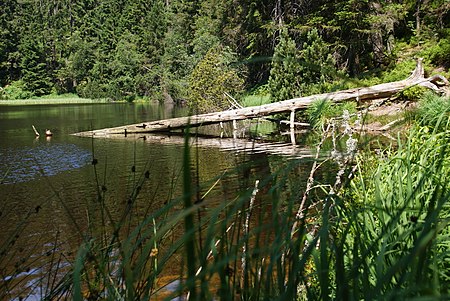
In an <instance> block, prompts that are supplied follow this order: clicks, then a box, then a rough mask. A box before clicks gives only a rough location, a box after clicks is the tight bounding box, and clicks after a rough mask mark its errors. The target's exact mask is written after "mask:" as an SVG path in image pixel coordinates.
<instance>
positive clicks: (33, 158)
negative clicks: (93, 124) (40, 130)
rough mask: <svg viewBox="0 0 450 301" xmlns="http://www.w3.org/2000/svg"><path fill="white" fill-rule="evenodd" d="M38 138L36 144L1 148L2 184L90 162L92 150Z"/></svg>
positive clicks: (33, 177) (49, 173)
mask: <svg viewBox="0 0 450 301" xmlns="http://www.w3.org/2000/svg"><path fill="white" fill-rule="evenodd" d="M46 141H47V143H40V141H37V142H36V145H35V146H32V147H24V148H19V149H17V148H5V149H0V157H1V158H2V161H3V162H4V163H3V164H2V165H0V176H1V183H2V184H11V183H20V182H26V181H31V180H33V179H36V178H38V177H42V176H55V175H57V174H58V173H61V172H64V171H68V170H72V169H77V168H80V167H83V166H85V165H86V164H88V162H89V160H90V159H91V158H92V155H91V152H89V151H86V150H84V149H82V148H80V147H78V146H76V145H74V144H60V143H51V137H46Z"/></svg>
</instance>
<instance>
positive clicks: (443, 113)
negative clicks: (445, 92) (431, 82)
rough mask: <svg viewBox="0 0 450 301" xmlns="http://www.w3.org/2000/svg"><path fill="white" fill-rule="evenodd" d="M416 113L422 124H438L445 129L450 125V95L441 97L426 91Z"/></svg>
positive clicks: (429, 125) (433, 125)
mask: <svg viewBox="0 0 450 301" xmlns="http://www.w3.org/2000/svg"><path fill="white" fill-rule="evenodd" d="M415 113H416V119H417V120H418V121H419V123H420V124H422V125H424V126H428V127H435V126H437V128H438V129H440V130H443V129H445V128H447V127H448V124H447V123H448V120H449V116H450V97H441V96H438V95H436V94H434V93H432V92H428V93H425V94H424V95H423V96H422V99H421V100H420V101H419V106H418V108H417V110H416V112H415Z"/></svg>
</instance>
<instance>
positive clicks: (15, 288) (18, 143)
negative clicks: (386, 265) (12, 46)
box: [0, 104, 326, 300]
mask: <svg viewBox="0 0 450 301" xmlns="http://www.w3.org/2000/svg"><path fill="white" fill-rule="evenodd" d="M17 111H20V112H16V111H14V110H12V111H11V112H10V113H11V114H3V115H2V114H0V116H2V118H3V117H4V118H3V119H1V120H0V136H1V137H2V139H0V158H1V163H2V164H1V166H0V175H1V176H3V183H4V184H3V185H1V186H0V188H1V189H2V193H1V195H0V216H1V221H0V288H2V289H0V299H10V298H12V297H17V298H19V297H22V298H23V299H24V300H35V299H40V297H42V296H44V295H45V294H46V292H48V291H49V287H52V286H54V285H56V283H57V282H58V281H59V280H60V278H61V277H62V276H63V275H64V272H65V269H66V268H67V264H69V263H70V262H73V260H74V256H75V254H76V253H77V251H78V250H79V248H80V244H81V242H83V241H86V240H90V239H91V238H93V237H98V236H96V235H97V234H98V233H101V234H105V235H111V233H113V232H114V231H115V228H114V226H115V225H117V224H118V223H121V222H126V226H123V227H122V228H121V229H122V230H121V231H122V232H121V233H120V235H122V237H127V235H129V234H130V233H131V232H133V231H134V229H135V227H136V225H139V224H140V223H142V221H143V220H146V219H149V216H152V215H153V214H156V212H159V210H160V209H161V208H163V207H165V206H166V204H170V205H172V204H173V206H170V210H173V211H174V212H177V211H179V210H180V209H181V208H182V202H180V197H181V196H182V177H183V176H182V172H183V170H182V169H183V166H182V158H183V142H184V137H180V136H171V137H169V136H158V135H141V136H138V137H132V135H129V136H128V137H126V138H125V137H118V139H94V140H92V139H89V138H79V137H73V136H70V135H69V134H70V133H74V132H77V131H83V130H88V129H90V128H91V127H95V128H103V127H109V126H117V125H121V124H127V123H139V122H142V121H145V120H151V119H159V118H164V117H169V116H170V117H172V116H173V115H176V114H175V113H173V112H172V111H169V112H167V111H165V109H164V108H160V107H158V108H155V107H152V106H143V105H139V106H133V105H129V104H126V105H114V104H113V105H110V106H109V105H101V106H99V107H96V106H70V107H69V106H66V107H63V108H53V107H52V108H47V107H33V108H28V107H22V108H20V109H19V108H17ZM8 116H10V117H11V118H9V117H8ZM49 117H51V118H52V120H51V121H49ZM30 120H33V123H35V124H36V125H39V124H40V125H41V127H44V124H45V126H46V125H47V124H49V123H50V124H52V125H54V126H53V127H52V130H54V133H55V134H54V135H53V137H51V138H50V139H49V140H46V139H45V138H44V137H41V138H40V139H38V140H33V139H34V133H33V131H32V130H31V126H30ZM13 121H14V122H13ZM191 146H192V149H191V151H192V152H191V154H192V158H191V168H192V173H193V177H192V187H193V191H194V192H195V194H196V196H195V198H197V199H196V201H201V202H203V203H202V210H205V211H202V212H199V217H200V218H202V217H203V215H206V213H205V212H208V210H210V211H209V212H211V210H215V208H216V207H217V206H222V205H223V204H227V203H232V202H233V201H235V200H236V198H237V195H238V194H239V193H241V192H243V191H248V190H249V189H250V190H251V189H252V187H253V186H254V183H255V180H261V182H262V183H264V185H265V187H263V188H261V193H260V196H261V199H260V200H258V201H259V202H261V204H258V208H257V209H255V210H266V211H267V212H271V208H270V206H268V205H262V202H264V201H265V199H264V198H266V195H268V194H266V192H267V191H268V190H269V189H271V185H272V183H271V177H272V176H273V175H274V174H275V173H276V172H279V170H280V169H282V170H283V173H286V174H289V176H286V177H284V178H285V179H289V181H291V182H294V181H297V182H298V183H299V185H292V187H296V188H297V189H295V190H294V189H293V190H288V189H285V190H284V193H286V194H287V195H288V197H292V198H295V197H297V195H298V194H300V193H301V188H302V186H304V183H305V181H304V178H305V177H307V175H308V172H309V165H310V159H309V158H310V157H311V154H310V152H309V150H308V149H306V148H302V147H299V146H292V145H291V144H290V143H285V144H282V143H264V142H262V141H259V142H255V141H250V140H239V139H237V140H236V139H231V138H230V139H228V138H224V139H210V137H195V138H193V139H192V140H191ZM93 158H95V159H96V160H97V164H96V165H92V164H91V163H92V161H93ZM298 160H305V161H302V162H300V163H299V161H298ZM291 175H292V176H291ZM324 182H326V181H324ZM277 185H284V183H277ZM137 191H138V192H139V193H138V194H136V192H137ZM263 196H264V197H263ZM105 212H107V216H106V215H105V214H104V213H105ZM265 216H266V215H265ZM267 216H269V215H267ZM170 222H171V221H166V220H164V216H163V215H160V216H159V219H158V218H156V223H159V224H160V225H165V224H167V223H170ZM148 225H152V220H151V219H150V220H149V223H148ZM149 227H150V226H149ZM150 229H152V227H150ZM182 230H183V229H182V227H174V228H173V231H171V232H170V233H169V234H167V237H164V240H163V241H161V244H160V245H159V248H160V253H161V254H164V253H165V252H168V251H167V250H170V249H171V248H172V244H173V243H174V242H176V240H177V239H178V238H179V237H180V236H181V235H182V233H183V232H182ZM109 256H116V255H114V254H112V253H111V254H109ZM182 261H183V260H182V257H181V256H178V255H176V254H175V255H173V256H172V257H171V258H170V260H169V261H168V262H166V264H165V265H164V274H165V275H179V273H180V263H181V262H182ZM49 275H50V276H49ZM5 288H6V289H5ZM169 288H170V287H169ZM171 289H173V288H170V289H169V291H170V290H171Z"/></svg>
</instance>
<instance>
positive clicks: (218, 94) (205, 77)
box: [187, 46, 244, 112]
mask: <svg viewBox="0 0 450 301" xmlns="http://www.w3.org/2000/svg"><path fill="white" fill-rule="evenodd" d="M233 59H234V55H233V53H231V51H230V50H229V49H227V48H224V47H222V46H216V47H214V48H212V49H210V51H209V52H208V53H207V54H206V55H205V57H204V58H203V59H202V60H201V61H200V62H199V63H198V64H197V66H196V67H195V68H194V70H193V71H192V74H191V76H190V80H189V86H190V87H189V88H190V93H189V95H188V101H187V103H188V105H189V107H190V108H191V110H196V111H198V112H214V111H221V110H226V109H228V108H229V107H230V103H229V101H228V99H227V97H228V96H226V95H225V93H228V94H231V95H236V94H240V93H242V91H243V87H244V81H243V79H242V76H241V73H242V72H240V70H238V69H237V68H234V67H233V66H232V65H231V63H232V62H233Z"/></svg>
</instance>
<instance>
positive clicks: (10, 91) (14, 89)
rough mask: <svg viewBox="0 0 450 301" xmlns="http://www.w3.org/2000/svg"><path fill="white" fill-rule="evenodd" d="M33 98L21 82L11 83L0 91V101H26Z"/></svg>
mask: <svg viewBox="0 0 450 301" xmlns="http://www.w3.org/2000/svg"><path fill="white" fill-rule="evenodd" d="M33 96H34V95H33V93H32V92H30V91H27V90H26V87H25V83H24V82H23V81H21V80H18V81H15V82H12V83H11V84H10V85H8V86H6V87H4V88H3V89H1V90H0V99H27V98H31V97H33Z"/></svg>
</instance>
